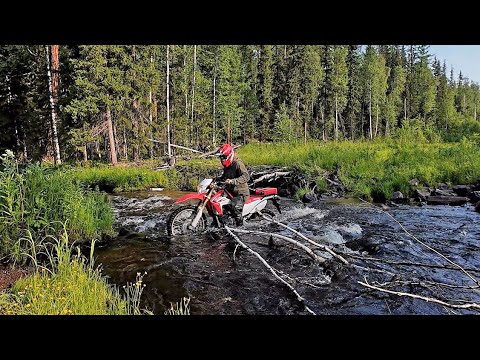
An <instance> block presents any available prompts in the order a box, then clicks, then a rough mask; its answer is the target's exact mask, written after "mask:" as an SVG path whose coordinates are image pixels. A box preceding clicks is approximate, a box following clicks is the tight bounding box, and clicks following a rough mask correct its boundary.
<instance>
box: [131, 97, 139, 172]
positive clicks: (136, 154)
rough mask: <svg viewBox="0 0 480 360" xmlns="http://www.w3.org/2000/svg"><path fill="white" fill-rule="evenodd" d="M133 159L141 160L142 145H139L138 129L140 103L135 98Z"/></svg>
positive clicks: (135, 160)
mask: <svg viewBox="0 0 480 360" xmlns="http://www.w3.org/2000/svg"><path fill="white" fill-rule="evenodd" d="M133 109H134V112H133V141H134V144H133V161H134V162H136V163H137V162H138V161H139V152H140V146H139V144H138V143H139V141H138V140H139V137H140V136H139V131H138V103H137V101H136V100H133Z"/></svg>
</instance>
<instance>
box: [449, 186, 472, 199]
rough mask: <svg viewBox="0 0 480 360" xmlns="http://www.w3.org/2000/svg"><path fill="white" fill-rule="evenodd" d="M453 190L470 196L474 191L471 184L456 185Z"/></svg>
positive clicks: (461, 194) (458, 193)
mask: <svg viewBox="0 0 480 360" xmlns="http://www.w3.org/2000/svg"><path fill="white" fill-rule="evenodd" d="M452 190H453V191H454V192H455V193H456V194H457V195H459V196H468V195H469V194H471V193H472V187H471V186H470V185H455V186H454V187H452Z"/></svg>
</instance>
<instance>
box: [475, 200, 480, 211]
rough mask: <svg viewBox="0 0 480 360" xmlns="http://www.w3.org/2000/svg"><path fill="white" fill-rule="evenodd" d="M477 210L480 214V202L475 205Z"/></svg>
mask: <svg viewBox="0 0 480 360" xmlns="http://www.w3.org/2000/svg"><path fill="white" fill-rule="evenodd" d="M475 210H476V211H478V212H480V201H479V202H477V203H476V204H475Z"/></svg>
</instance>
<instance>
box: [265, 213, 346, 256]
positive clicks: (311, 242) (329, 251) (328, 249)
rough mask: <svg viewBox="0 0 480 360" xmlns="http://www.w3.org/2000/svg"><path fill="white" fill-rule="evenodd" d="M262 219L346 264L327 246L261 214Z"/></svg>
mask: <svg viewBox="0 0 480 360" xmlns="http://www.w3.org/2000/svg"><path fill="white" fill-rule="evenodd" d="M262 217H263V218H264V219H266V220H268V221H271V222H273V223H275V224H277V225H280V226H283V227H284V228H286V229H288V230H290V231H291V232H293V233H295V234H297V235H298V236H300V237H301V238H302V239H304V240H306V241H308V242H309V243H310V244H312V245H315V246H317V247H319V248H320V249H322V250H324V251H327V252H328V253H330V254H331V255H332V256H334V257H336V258H337V259H339V260H340V261H341V262H343V263H344V264H348V261H347V260H345V259H344V258H343V257H342V256H340V255H338V254H337V253H335V252H334V251H333V250H332V249H330V248H329V247H328V246H325V245H322V244H319V243H317V242H315V241H313V240H310V239H309V238H307V237H306V236H305V235H303V234H301V233H299V232H298V231H297V230H294V229H292V228H291V227H289V226H287V225H285V224H282V223H281V222H279V221H276V220H274V219H272V218H271V217H268V216H265V215H264V214H262Z"/></svg>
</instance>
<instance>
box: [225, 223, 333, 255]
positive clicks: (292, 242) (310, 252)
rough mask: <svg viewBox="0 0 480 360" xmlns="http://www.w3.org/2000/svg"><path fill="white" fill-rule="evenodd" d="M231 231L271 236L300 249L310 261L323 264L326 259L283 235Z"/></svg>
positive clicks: (240, 230) (241, 231) (234, 229)
mask: <svg viewBox="0 0 480 360" xmlns="http://www.w3.org/2000/svg"><path fill="white" fill-rule="evenodd" d="M231 230H232V231H236V232H240V233H243V234H254V235H264V236H272V237H275V238H278V239H282V240H284V241H287V242H289V243H291V244H293V245H295V246H296V247H299V248H300V249H302V250H304V251H305V252H306V253H307V254H308V256H310V257H311V258H312V259H314V260H315V261H318V262H320V263H322V262H324V261H325V260H326V259H325V258H323V257H321V256H319V255H317V254H315V253H314V252H313V251H312V249H310V248H308V247H306V246H305V245H303V244H302V243H300V242H298V241H295V240H293V239H291V238H289V237H287V236H283V235H279V234H274V233H266V232H263V231H252V230H242V229H236V228H233V229H231Z"/></svg>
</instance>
